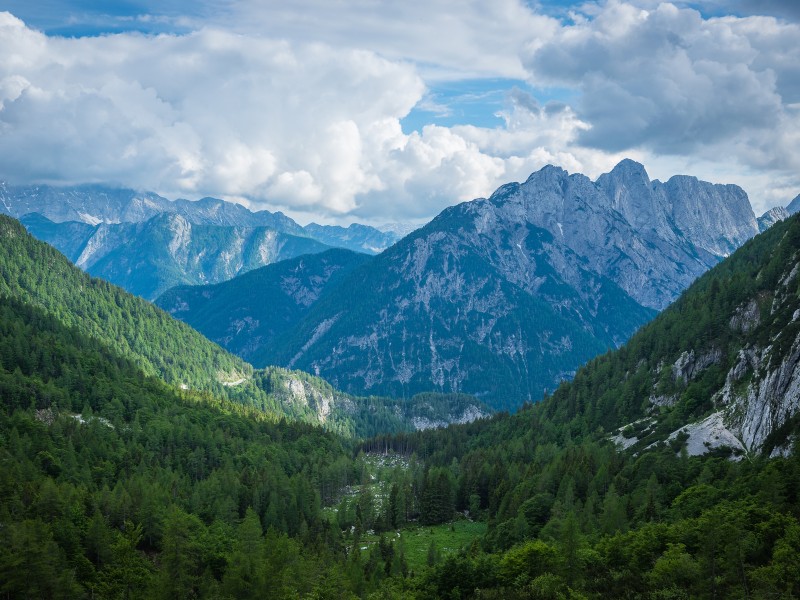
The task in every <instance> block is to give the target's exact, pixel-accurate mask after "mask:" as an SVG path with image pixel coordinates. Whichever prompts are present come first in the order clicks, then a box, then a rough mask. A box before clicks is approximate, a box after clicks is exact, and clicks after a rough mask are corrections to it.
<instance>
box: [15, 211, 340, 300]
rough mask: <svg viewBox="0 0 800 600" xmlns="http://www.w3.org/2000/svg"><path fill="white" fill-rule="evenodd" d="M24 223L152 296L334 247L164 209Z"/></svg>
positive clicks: (81, 261)
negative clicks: (125, 219) (135, 218)
mask: <svg viewBox="0 0 800 600" xmlns="http://www.w3.org/2000/svg"><path fill="white" fill-rule="evenodd" d="M22 223H23V224H24V225H25V226H26V227H27V228H28V230H29V231H30V232H31V233H32V234H33V235H34V236H35V237H37V238H38V239H40V240H42V241H45V242H47V243H49V244H51V245H53V246H54V247H55V248H57V249H58V250H60V251H61V252H63V253H64V254H65V255H66V256H67V258H69V259H70V260H72V261H73V262H74V263H75V264H76V265H77V266H79V267H80V268H82V269H84V270H86V271H87V272H89V273H90V274H92V275H95V276H97V277H102V278H103V279H106V280H107V281H110V282H112V283H114V284H116V285H119V286H121V287H123V288H125V289H126V290H128V291H129V292H131V293H132V294H136V295H138V296H142V297H143V298H147V299H148V300H153V299H155V298H156V297H158V296H159V295H160V294H161V293H162V292H164V291H165V290H167V289H169V288H171V287H173V286H176V285H184V284H201V283H217V282H220V281H226V280H228V279H230V278H232V277H234V276H236V275H238V274H240V273H245V272H247V271H250V270H252V269H254V268H257V267H261V266H264V265H267V264H271V263H273V262H277V261H280V260H284V259H287V258H293V257H295V256H299V255H302V254H309V253H314V252H322V251H324V250H326V249H328V246H325V245H324V244H322V243H320V242H318V241H316V240H314V239H311V238H308V237H298V236H295V235H290V234H286V233H281V232H279V231H276V230H275V229H272V228H269V227H238V226H218V225H197V224H193V223H191V222H190V221H189V220H187V219H186V218H185V217H184V216H182V215H180V214H176V213H160V214H157V215H156V216H154V217H152V218H151V219H149V220H148V221H144V222H140V223H117V224H106V223H101V224H99V225H95V226H91V225H87V224H85V223H77V222H72V221H68V222H64V223H53V222H52V221H48V220H47V219H46V218H44V217H42V216H41V215H36V214H32V215H26V216H24V217H23V218H22Z"/></svg>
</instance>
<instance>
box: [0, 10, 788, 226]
mask: <svg viewBox="0 0 800 600" xmlns="http://www.w3.org/2000/svg"><path fill="white" fill-rule="evenodd" d="M0 11H6V13H5V14H4V16H2V17H1V18H0V102H2V104H0V178H2V179H6V180H9V181H12V182H19V183H25V182H34V181H36V182H49V183H56V184H71V183H83V182H100V183H109V184H115V185H125V186H130V187H135V188H141V189H152V190H154V191H157V192H160V193H163V194H165V195H168V196H170V197H177V196H181V197H188V198H199V197H202V196H205V195H215V196H220V197H225V198H228V199H232V200H236V201H241V202H243V203H245V204H248V205H250V206H252V207H254V208H261V207H264V208H271V209H280V210H284V211H286V212H288V213H289V214H291V215H293V216H295V217H296V218H298V219H299V220H300V221H309V220H316V221H327V222H338V223H348V222H351V221H354V220H358V221H367V222H376V223H377V222H382V221H393V220H397V221H422V220H425V219H429V218H431V217H432V216H434V215H435V214H436V213H438V212H439V211H440V210H441V209H442V208H444V207H446V206H447V205H450V204H453V203H455V202H459V201H463V200H468V199H471V198H474V197H478V196H485V195H488V194H490V193H491V192H492V191H493V189H494V188H496V187H497V186H498V185H500V184H502V183H504V182H507V181H511V180H520V179H525V178H526V177H527V175H528V174H529V173H530V172H531V171H534V170H536V169H538V168H541V167H542V166H544V165H545V164H548V163H553V164H558V165H560V166H563V167H564V168H566V169H567V170H569V171H571V172H574V171H580V172H584V173H586V174H587V175H589V176H590V177H596V176H597V175H599V174H600V173H602V172H605V171H607V170H609V169H610V168H611V167H613V165H614V164H616V162H618V161H619V160H620V159H621V158H623V157H631V158H634V159H636V160H639V161H641V162H642V163H644V164H645V166H646V167H647V169H648V172H649V173H650V174H651V176H652V177H653V178H656V177H658V178H661V179H665V178H668V177H669V176H671V175H672V174H675V173H687V174H692V175H697V176H698V177H701V178H703V179H707V180H711V181H716V182H724V183H728V182H730V183H737V184H739V185H742V187H744V188H745V190H746V191H747V192H748V193H749V194H750V197H751V202H752V204H753V206H754V209H755V210H756V212H757V213H760V212H762V211H763V210H766V209H767V208H770V207H771V206H775V205H779V204H781V205H785V204H787V203H788V202H789V201H790V200H791V199H792V198H794V196H796V195H797V194H798V193H800V176H798V173H800V41H799V40H800V28H799V27H798V20H800V3H799V2H795V1H783V0H761V1H758V2H757V1H755V0H702V1H674V2H672V3H665V2H660V1H659V0H598V1H586V2H566V1H563V0H541V1H536V0H528V1H523V0H496V1H494V2H491V3H488V2H483V1H477V0H460V1H455V0H406V2H403V3H389V2H381V1H379V0H343V1H342V2H337V3H332V2H329V1H328V0H295V1H293V2H277V1H271V2H260V1H259V0H201V1H195V2H186V1H183V0H166V1H160V2H155V1H153V0H136V1H127V2H100V1H97V0H69V1H67V0H39V1H37V2H30V1H22V0H10V1H8V0H7V1H6V2H2V3H0Z"/></svg>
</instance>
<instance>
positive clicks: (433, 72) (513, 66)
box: [217, 0, 558, 78]
mask: <svg viewBox="0 0 800 600" xmlns="http://www.w3.org/2000/svg"><path fill="white" fill-rule="evenodd" d="M217 22H218V23H219V24H222V25H224V26H225V27H229V28H232V29H235V30H237V31H243V32H247V33H257V34H259V35H268V36H271V37H275V38H282V39H289V40H307V39H316V40H319V41H321V42H325V43H327V44H329V45H332V46H336V47H339V48H353V47H356V48H370V49H372V50H374V51H375V52H378V53H379V54H381V55H383V56H387V57H389V58H393V59H401V60H412V61H414V62H415V63H417V64H418V65H420V68H421V69H422V70H423V71H424V73H425V75H426V77H436V78H454V77H455V78H461V77H464V76H469V77H474V76H491V77H522V76H524V69H523V67H522V64H521V62H520V58H519V49H520V47H521V46H522V45H523V44H524V43H526V42H529V41H530V40H531V39H532V38H546V37H549V36H550V35H552V34H553V33H555V31H556V29H557V28H558V23H557V21H556V20H554V19H551V18H549V17H546V16H544V15H541V14H536V13H535V12H534V11H532V10H531V9H530V8H529V7H528V6H527V5H526V3H525V2H522V1H520V0H494V1H492V2H486V1H484V0H404V1H402V2H381V1H380V0H347V1H346V2H330V1H329V0H295V1H293V2H290V3H287V2H262V1H260V0H239V1H237V2H235V3H232V4H231V5H230V7H229V11H227V12H226V13H224V14H221V15H219V16H218V17H217Z"/></svg>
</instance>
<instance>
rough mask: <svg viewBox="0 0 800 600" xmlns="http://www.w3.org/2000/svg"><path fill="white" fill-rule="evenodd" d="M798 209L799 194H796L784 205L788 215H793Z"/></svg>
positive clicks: (799, 204)
mask: <svg viewBox="0 0 800 600" xmlns="http://www.w3.org/2000/svg"><path fill="white" fill-rule="evenodd" d="M798 211H800V194H798V195H797V196H796V197H795V199H794V200H792V201H791V202H789V205H788V206H787V207H786V212H788V213H789V214H790V215H793V214H795V213H796V212H798Z"/></svg>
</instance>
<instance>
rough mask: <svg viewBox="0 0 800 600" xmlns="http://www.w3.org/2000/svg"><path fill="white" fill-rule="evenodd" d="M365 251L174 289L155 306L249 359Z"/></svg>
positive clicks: (333, 254)
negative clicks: (213, 283)
mask: <svg viewBox="0 0 800 600" xmlns="http://www.w3.org/2000/svg"><path fill="white" fill-rule="evenodd" d="M368 260H369V257H368V256H366V255H365V254H359V253H356V252H350V251H348V250H339V249H335V250H329V251H327V252H322V253H319V254H313V255H307V256H300V257H298V258H295V259H292V260H284V261H281V262H278V263H276V264H272V265H269V266H266V267H262V268H260V269H256V270H254V271H250V272H249V273H247V274H245V275H242V276H241V277H236V278H234V279H232V280H230V281H226V282H223V283H219V284H217V285H208V286H180V287H175V288H172V289H171V290H169V291H167V292H166V293H164V294H163V295H162V296H161V297H159V298H158V299H157V300H156V304H157V305H158V306H160V307H161V308H163V309H164V310H166V311H167V312H169V313H170V314H171V315H172V316H174V317H176V318H179V319H181V320H183V321H184V322H186V323H188V324H189V325H191V326H192V327H194V328H195V329H197V330H198V331H202V332H203V334H204V335H205V336H206V337H208V338H209V339H210V340H212V341H214V342H216V343H218V344H219V345H220V346H223V347H224V348H226V349H227V350H229V351H230V352H233V353H234V354H237V355H239V356H241V357H242V358H244V359H245V360H253V358H254V353H256V352H259V351H260V350H261V349H262V348H263V347H264V346H269V345H271V344H272V343H274V341H275V339H276V337H277V336H279V335H280V334H282V333H284V332H285V331H287V330H289V329H291V328H292V327H294V326H295V324H296V323H297V322H298V321H299V320H300V319H301V318H302V317H303V316H304V315H305V314H306V313H307V312H308V310H309V309H310V308H311V306H312V305H313V304H314V303H315V302H316V301H317V300H318V299H319V298H320V297H321V296H322V295H323V294H325V292H326V291H328V290H329V289H330V288H331V287H335V286H336V284H337V283H339V281H341V279H342V278H343V277H345V276H346V275H347V274H348V273H350V272H351V271H352V270H353V269H355V268H357V267H359V266H361V265H363V264H364V263H365V262H367V261H368Z"/></svg>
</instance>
